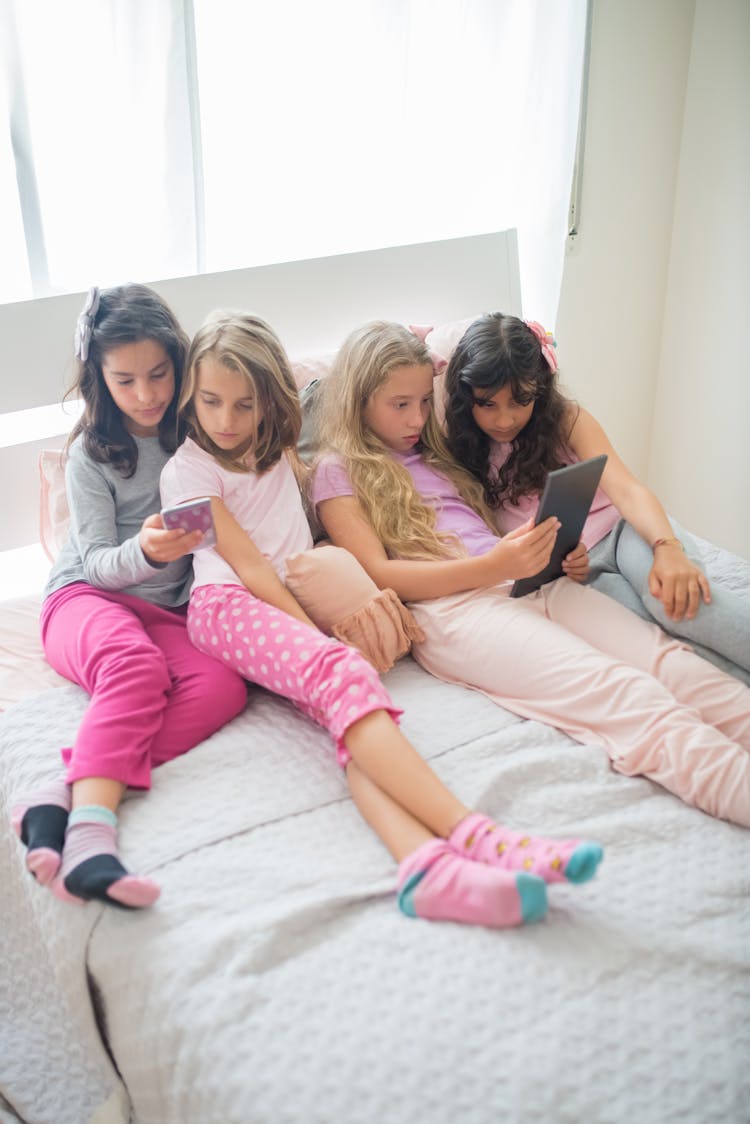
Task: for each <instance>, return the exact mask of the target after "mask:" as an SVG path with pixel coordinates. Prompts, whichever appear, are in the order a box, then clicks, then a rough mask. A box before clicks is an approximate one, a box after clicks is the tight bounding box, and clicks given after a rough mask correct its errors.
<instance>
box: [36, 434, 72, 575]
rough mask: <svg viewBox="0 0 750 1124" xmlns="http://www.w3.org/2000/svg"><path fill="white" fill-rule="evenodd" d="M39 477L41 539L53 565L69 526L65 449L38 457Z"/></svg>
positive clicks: (46, 451)
mask: <svg viewBox="0 0 750 1124" xmlns="http://www.w3.org/2000/svg"><path fill="white" fill-rule="evenodd" d="M39 476H40V483H41V490H40V510H39V539H40V541H41V544H42V546H43V547H44V552H45V554H46V555H47V557H48V558H49V560H50V562H54V561H55V560H56V558H57V556H58V554H59V553H60V551H61V549H62V547H63V546H64V545H65V540H66V539H67V537H68V525H69V523H70V512H69V511H68V497H67V494H66V492H65V454H64V452H63V450H62V449H44V450H43V452H41V453H40V454H39Z"/></svg>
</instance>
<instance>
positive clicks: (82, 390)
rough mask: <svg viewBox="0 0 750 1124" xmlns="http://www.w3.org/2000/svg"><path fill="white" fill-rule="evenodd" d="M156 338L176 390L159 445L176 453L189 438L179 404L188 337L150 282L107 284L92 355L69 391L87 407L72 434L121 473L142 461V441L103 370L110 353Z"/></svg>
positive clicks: (71, 438) (95, 456) (83, 362)
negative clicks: (169, 365) (137, 439)
mask: <svg viewBox="0 0 750 1124" xmlns="http://www.w3.org/2000/svg"><path fill="white" fill-rule="evenodd" d="M141 340H153V342H154V343H159V344H162V345H163V347H164V349H165V351H166V352H167V354H168V355H169V358H170V359H171V360H172V366H173V367H174V385H175V393H174V397H173V398H172V401H171V402H170V404H169V406H168V408H167V411H166V413H165V414H164V417H163V418H162V420H161V422H160V423H159V444H160V445H161V447H162V448H163V449H164V450H165V451H166V452H168V453H173V452H174V451H175V449H176V448H177V446H178V445H179V444H180V441H181V440H182V438H183V437H184V427H183V425H182V423H181V422H180V421H179V419H178V415H177V403H178V401H179V397H180V390H181V388H182V376H183V372H184V370H185V359H186V357H187V352H188V346H189V342H190V341H189V339H188V337H187V334H186V333H185V332H184V331H183V330H182V328H181V327H180V325H179V323H178V321H177V317H176V316H175V314H174V313H173V312H172V310H171V308H170V307H169V305H168V304H167V303H166V301H164V300H163V298H162V297H160V296H159V294H158V293H155V292H154V290H153V289H149V288H148V286H146V285H137V284H127V285H118V286H116V287H115V288H112V289H102V291H101V293H100V294H99V307H98V309H97V311H96V316H95V317H94V323H93V326H92V331H91V340H90V342H89V350H88V356H87V358H86V359H85V360H82V359H77V360H76V362H77V370H76V375H75V378H74V381H73V385H72V386H71V387H70V389H69V390H68V392H67V394H66V395H65V397H66V398H68V397H70V396H71V395H75V396H80V397H81V398H82V399H83V403H84V408H83V413H82V414H81V416H80V418H79V419H78V421H77V422H76V424H75V425H74V426H73V429H72V430H71V433H70V436H69V437H68V442H67V444H68V446H70V444H71V443H72V442H73V441H74V440H75V439H76V437H78V436H79V435H80V434H82V435H83V445H84V448H85V450H86V452H87V453H88V455H89V456H90V457H91V459H92V460H95V461H97V462H98V463H99V464H111V465H112V467H113V468H114V469H116V470H117V472H119V473H120V474H121V475H122V476H124V477H129V476H132V475H133V473H134V472H135V470H136V467H137V464H138V446H137V445H136V442H135V440H134V439H133V437H132V435H131V434H130V433H128V430H127V429H126V426H125V421H124V418H123V416H122V412H121V411H120V410H119V409H118V407H117V406H116V405H115V403H114V401H113V399H112V395H111V394H110V393H109V390H108V388H107V384H106V383H105V381H104V376H103V374H102V361H103V359H104V357H105V355H106V354H107V352H109V351H112V350H113V349H114V348H116V347H122V346H123V345H125V344H129V343H139V342H140V341H141Z"/></svg>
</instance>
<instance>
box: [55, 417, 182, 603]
mask: <svg viewBox="0 0 750 1124" xmlns="http://www.w3.org/2000/svg"><path fill="white" fill-rule="evenodd" d="M134 440H135V443H136V445H137V446H138V466H137V468H136V470H135V473H134V474H133V476H131V477H130V478H129V479H125V478H124V477H123V476H121V475H120V474H119V472H116V471H115V470H114V469H113V468H112V466H111V465H109V464H98V463H97V462H96V461H93V460H92V459H91V458H90V457H89V456H88V455H87V454H86V452H85V450H84V447H83V440H82V438H81V437H78V438H77V439H76V440H75V441H74V442H73V444H72V445H71V447H70V452H69V456H68V460H67V464H66V466H65V488H66V492H67V495H68V506H69V508H70V530H69V532H68V540H67V542H66V543H65V546H64V547H63V548H62V550H61V551H60V556H59V558H58V559H57V561H56V563H55V565H54V566H53V567H52V572H51V573H50V576H49V578H48V580H47V585H46V586H45V589H44V596H45V597H48V596H49V595H50V593H54V591H55V590H57V589H62V587H63V586H66V585H70V584H71V582H80V581H83V582H88V583H89V585H93V586H95V587H96V588H97V589H107V590H113V591H114V590H116V591H118V592H121V593H131V594H133V595H134V596H136V597H142V598H143V599H144V601H151V602H153V603H154V604H156V605H167V606H172V605H181V604H183V603H184V602H185V601H187V599H188V594H189V593H190V586H191V583H192V579H193V572H192V559H191V556H190V555H188V556H187V557H186V558H180V559H178V560H177V561H176V562H169V563H167V564H164V563H152V562H149V561H148V559H147V558H146V556H145V555H144V553H143V551H142V550H141V546H140V543H139V542H138V532H139V531H140V529H141V525H142V524H143V520H144V519H145V518H146V516H147V515H153V514H154V513H156V512H158V511H159V509H160V507H161V504H160V501H159V476H160V475H161V470H162V468H163V467H164V465H165V464H166V463H167V461H168V460H169V453H166V452H165V451H164V449H162V447H161V445H160V444H159V439H158V438H157V437H136V438H134Z"/></svg>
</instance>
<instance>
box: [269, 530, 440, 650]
mask: <svg viewBox="0 0 750 1124" xmlns="http://www.w3.org/2000/svg"><path fill="white" fill-rule="evenodd" d="M286 584H287V587H288V588H289V589H290V590H291V592H292V593H293V594H294V596H295V597H296V598H297V600H298V601H299V603H300V605H301V606H302V608H303V609H304V610H305V612H306V613H307V614H308V616H309V617H310V619H311V620H312V621H313V622H314V623H315V624H316V625H317V626H318V628H319V629H321V631H322V632H325V633H326V634H327V635H328V636H335V637H336V639H337V640H343V642H344V643H345V644H351V645H352V646H353V647H354V648H358V649H359V651H360V652H361V653H362V655H363V656H364V657H365V659H367V660H369V661H370V663H371V664H372V665H373V667H374V668H375V669H376V670H377V671H379V672H384V671H388V670H389V668H391V667H393V665H394V664H395V662H396V660H398V659H400V658H401V656H405V655H406V654H407V652H408V651H409V650H410V648H411V645H412V641H415V640H416V641H420V640H424V633H423V632H422V630H421V629H420V627H419V625H418V624H417V622H416V621H415V619H414V617H413V616H412V614H411V613H410V612H409V610H408V609H407V608H406V606H405V605H403V604H402V603H401V601H399V599H398V597H397V596H396V594H395V593H394V592H393V590H392V589H378V587H377V586H376V585H375V582H374V581H373V580H372V579H371V578H370V576H369V575H368V574H367V573H366V572H365V571H364V570H363V568H362V567H361V566H360V564H359V562H358V561H357V559H356V558H355V557H354V555H353V554H350V553H349V551H348V550H342V549H341V547H338V546H331V545H330V543H326V544H323V545H321V546H316V547H315V548H314V549H313V550H305V551H303V552H302V553H301V554H293V555H292V556H291V557H290V558H287V560H286Z"/></svg>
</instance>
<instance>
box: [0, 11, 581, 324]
mask: <svg viewBox="0 0 750 1124" xmlns="http://www.w3.org/2000/svg"><path fill="white" fill-rule="evenodd" d="M4 3H5V6H4V7H3V8H0V11H2V13H3V16H2V18H3V21H4V23H5V25H6V26H5V27H4V31H5V32H6V50H7V51H8V61H9V65H8V66H7V67H6V68H5V70H6V73H7V76H8V84H7V90H6V93H5V96H6V104H5V105H4V106H3V105H1V104H0V111H1V112H3V114H4V117H3V121H4V122H5V121H7V122H8V127H7V131H5V132H4V133H3V135H2V137H0V159H1V160H2V163H3V167H2V170H0V192H2V193H3V194H2V202H3V205H2V217H1V218H0V223H2V227H0V237H2V243H3V247H4V249H3V253H2V262H1V263H0V300H6V301H7V300H14V299H23V298H25V297H28V296H32V295H43V293H44V292H57V291H61V290H75V289H84V288H86V287H87V286H88V285H89V284H91V283H93V282H94V281H96V282H98V283H102V284H107V283H111V282H112V281H114V280H122V279H125V278H130V279H139V280H145V281H148V280H155V279H159V278H164V277H167V276H179V275H182V274H186V273H195V272H198V271H202V270H210V271H215V270H224V269H235V268H242V267H246V266H250V265H255V264H259V263H264V262H270V261H283V260H292V259H298V258H306V257H315V256H322V255H327V254H333V253H343V252H348V251H353V250H360V249H369V248H373V247H376V246H386V245H398V244H406V243H411V242H421V241H425V240H433V239H440V238H449V237H455V236H460V235H465V234H474V233H481V232H484V231H490V230H502V229H505V228H507V227H511V226H515V227H517V228H518V231H519V248H520V255H521V274H522V291H523V303H524V312H525V314H527V315H533V316H534V317H535V318H537V319H540V320H544V322H545V323H548V324H552V323H553V322H554V317H555V313H556V309H557V299H558V291H559V284H560V276H561V272H562V261H563V253H564V247H565V237H566V230H567V227H566V223H567V212H568V204H569V197H570V184H571V176H572V170H573V161H574V151H575V140H576V129H577V122H578V105H579V96H580V82H581V71H582V54H583V47H584V32H585V22H586V2H585V0H441V3H440V4H435V3H434V2H432V0H317V2H311V0H276V2H275V3H273V4H269V3H267V0H263V2H260V0H247V2H244V3H243V2H239V0H65V3H63V4H59V3H57V4H56V3H54V2H53V0H46V2H45V0H4ZM11 125H12V128H13V132H12V133H11ZM9 168H10V171H9ZM19 169H20V171H19ZM6 195H7V196H8V205H7V206H6V205H5V196H6ZM6 226H7V230H6V229H5V227H6ZM6 246H7V247H11V248H12V253H8V254H6V251H5V247H6ZM24 247H25V248H26V250H27V253H22V250H23V249H24Z"/></svg>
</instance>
